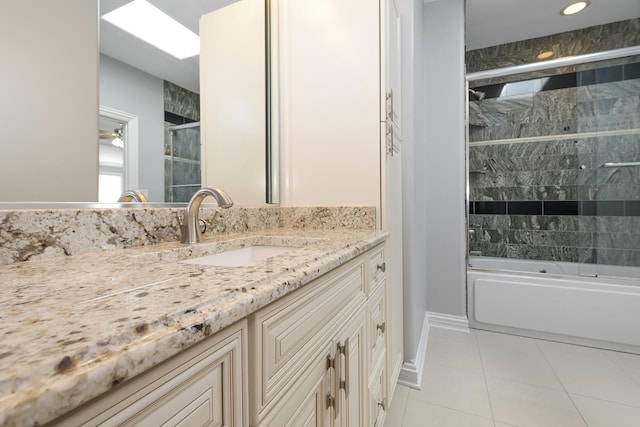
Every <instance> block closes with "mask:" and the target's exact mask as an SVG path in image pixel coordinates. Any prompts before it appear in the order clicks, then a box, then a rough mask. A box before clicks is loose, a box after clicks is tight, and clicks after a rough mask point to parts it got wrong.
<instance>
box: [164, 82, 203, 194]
mask: <svg viewBox="0 0 640 427" xmlns="http://www.w3.org/2000/svg"><path fill="white" fill-rule="evenodd" d="M164 104H165V107H164V109H165V137H164V140H165V175H164V176H165V185H164V188H165V190H164V191H165V201H166V202H188V201H189V199H190V198H191V196H192V195H193V193H195V191H196V190H198V189H199V188H200V182H201V173H200V170H201V169H200V127H195V128H188V129H180V130H174V131H170V130H169V129H168V127H170V126H173V125H181V124H186V123H193V122H199V121H200V95H198V94H197V93H194V92H191V91H189V90H187V89H184V88H182V87H180V86H177V85H175V84H173V83H171V82H168V81H165V82H164ZM171 138H173V150H172V149H171Z"/></svg>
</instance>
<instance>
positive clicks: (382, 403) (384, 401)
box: [376, 397, 387, 411]
mask: <svg viewBox="0 0 640 427" xmlns="http://www.w3.org/2000/svg"><path fill="white" fill-rule="evenodd" d="M376 403H377V404H378V407H380V408H382V410H383V411H386V410H387V398H386V397H385V398H384V399H382V400H376Z"/></svg>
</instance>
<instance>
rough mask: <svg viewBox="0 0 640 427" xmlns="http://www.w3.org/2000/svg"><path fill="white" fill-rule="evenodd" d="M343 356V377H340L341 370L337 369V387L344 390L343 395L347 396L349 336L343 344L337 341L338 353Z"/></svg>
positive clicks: (338, 355)
mask: <svg viewBox="0 0 640 427" xmlns="http://www.w3.org/2000/svg"><path fill="white" fill-rule="evenodd" d="M340 355H343V356H344V379H342V378H340V375H341V372H340V370H339V369H338V371H337V372H338V384H339V387H340V388H341V389H342V390H344V395H345V397H349V338H347V339H346V340H345V341H344V345H342V344H340V343H338V354H337V356H336V357H337V358H339V357H340Z"/></svg>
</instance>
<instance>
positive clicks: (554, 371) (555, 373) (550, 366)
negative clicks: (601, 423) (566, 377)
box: [532, 338, 589, 427]
mask: <svg viewBox="0 0 640 427" xmlns="http://www.w3.org/2000/svg"><path fill="white" fill-rule="evenodd" d="M532 339H533V340H534V342H535V344H536V347H538V351H540V353H542V357H543V358H544V360H545V361H546V362H547V364H548V365H549V368H550V369H551V372H553V375H555V377H556V379H557V380H558V382H559V383H560V386H561V387H562V389H563V390H564V392H565V394H566V395H567V397H568V398H569V401H570V402H571V404H572V405H573V407H574V408H575V410H576V412H578V415H580V418H581V419H582V422H583V423H584V425H585V426H587V427H588V426H589V423H587V420H586V418H585V417H584V415H582V412H580V409H579V408H578V405H576V402H574V401H573V398H572V397H571V394H569V391H568V390H567V388H566V387H565V385H564V383H563V382H562V379H560V376H559V375H558V373H557V372H556V370H555V369H554V368H553V365H552V364H551V362H550V361H549V358H548V357H547V355H546V354H545V353H544V350H542V348H541V347H540V346H539V345H538V341H539V340H538V339H535V338H532Z"/></svg>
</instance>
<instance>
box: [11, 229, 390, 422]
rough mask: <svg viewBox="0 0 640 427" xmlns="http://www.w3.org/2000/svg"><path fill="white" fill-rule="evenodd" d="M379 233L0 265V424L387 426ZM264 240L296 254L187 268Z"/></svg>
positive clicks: (245, 240)
mask: <svg viewBox="0 0 640 427" xmlns="http://www.w3.org/2000/svg"><path fill="white" fill-rule="evenodd" d="M387 237H388V235H387V233H385V232H380V231H374V230H371V229H369V230H362V229H360V230H357V229H356V230H354V229H351V230H347V229H336V230H313V229H293V228H276V229H269V230H260V231H258V232H254V233H238V234H233V233H232V234H226V235H220V236H216V237H209V238H208V239H207V240H206V241H205V242H204V243H201V244H199V245H193V246H185V245H180V244H178V243H161V244H157V245H151V246H145V247H140V248H133V249H116V250H111V251H103V252H99V253H88V254H83V255H77V256H72V257H62V258H54V259H50V260H47V259H43V260H37V261H31V262H24V263H15V264H12V265H8V266H3V267H0V276H2V278H3V283H4V284H5V288H4V290H3V291H4V293H5V296H6V298H5V300H4V301H3V302H2V306H3V307H2V312H3V314H4V316H3V318H2V322H1V323H0V333H2V334H3V351H2V354H1V355H0V372H1V374H0V375H1V378H0V384H1V386H2V395H3V396H2V397H3V398H2V399H0V424H2V425H7V426H11V425H37V424H43V423H47V422H52V424H53V425H134V424H139V425H160V424H163V425H164V423H167V424H166V425H189V426H192V425H228V426H249V425H251V426H254V425H255V426H258V425H261V426H262V425H274V426H276V425H277V426H282V425H303V424H304V425H347V424H349V425H367V426H368V425H371V426H374V425H382V421H383V419H384V414H385V409H386V405H387V402H388V396H387V393H388V392H387V379H388V366H387V358H386V347H387V340H388V337H387V331H388V330H392V329H390V328H389V325H388V319H387V314H386V311H387V310H386V301H387V298H388V292H389V288H388V287H387V278H386V275H387V273H386V270H387V269H386V264H385V262H386V258H385V257H386V249H385V241H386V239H387ZM265 244H270V245H276V246H289V247H293V250H292V251H291V252H288V253H285V254H282V255H277V256H275V257H273V258H269V259H266V260H263V261H258V262H254V263H250V264H247V265H245V266H240V267H218V266H210V265H200V264H187V263H184V262H182V261H184V260H185V259H189V258H196V257H199V256H202V255H207V254H209V253H213V252H219V251H227V250H231V249H237V248H240V247H246V246H251V245H258V246H259V245H265ZM5 316H6V317H5Z"/></svg>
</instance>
